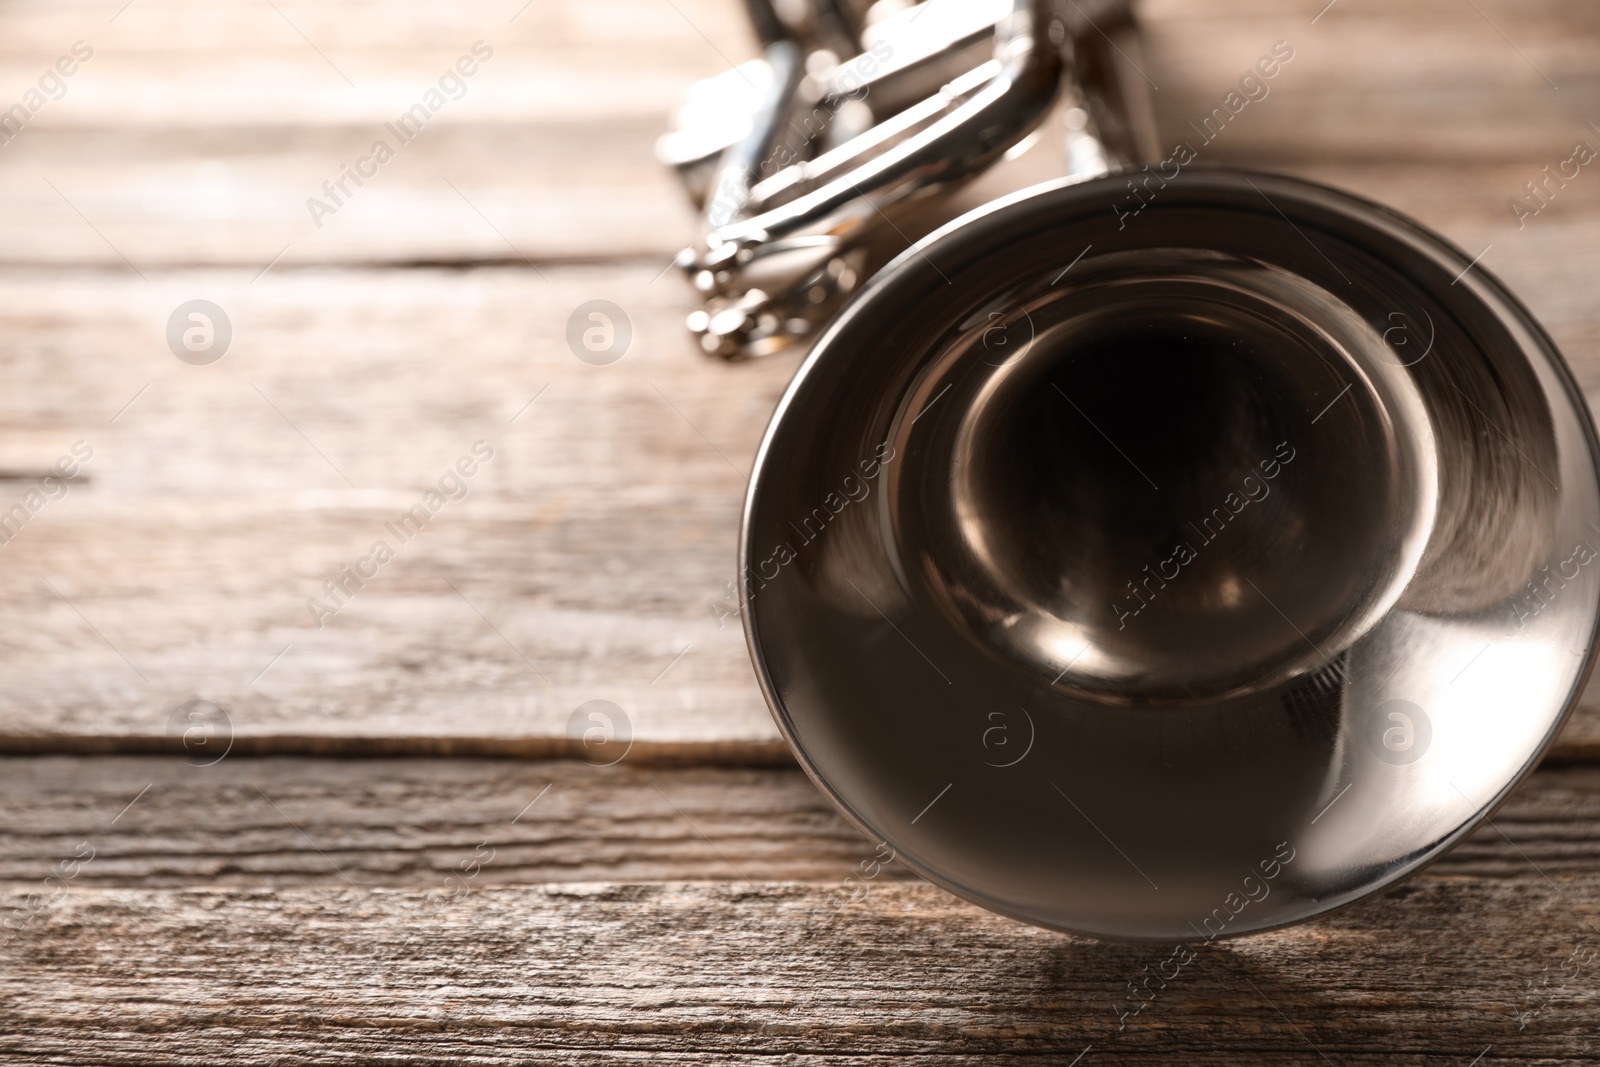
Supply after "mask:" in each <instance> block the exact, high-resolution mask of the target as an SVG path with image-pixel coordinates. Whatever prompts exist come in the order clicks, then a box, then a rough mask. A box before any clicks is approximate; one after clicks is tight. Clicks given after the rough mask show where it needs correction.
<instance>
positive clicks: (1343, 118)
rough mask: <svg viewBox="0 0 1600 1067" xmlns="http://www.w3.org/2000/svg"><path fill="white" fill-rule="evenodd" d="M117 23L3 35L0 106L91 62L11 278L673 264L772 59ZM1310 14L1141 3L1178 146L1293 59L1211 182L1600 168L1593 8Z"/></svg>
mask: <svg viewBox="0 0 1600 1067" xmlns="http://www.w3.org/2000/svg"><path fill="white" fill-rule="evenodd" d="M117 6H118V5H115V4H112V5H107V4H104V3H98V2H96V3H89V2H87V0H80V2H75V3H70V4H60V5H56V4H44V3H40V2H30V3H23V4H14V5H9V4H8V5H6V6H5V8H4V10H3V11H0V85H6V86H13V87H15V88H14V90H7V91H8V92H13V91H14V92H15V93H16V94H17V97H16V98H20V94H21V93H22V92H23V90H24V89H25V88H26V87H28V86H29V85H30V84H32V83H33V82H34V81H35V80H36V79H37V78H38V77H39V75H40V73H41V72H42V71H43V69H44V68H45V67H46V66H48V65H49V64H50V63H51V62H53V61H54V60H55V58H56V57H57V56H58V55H59V54H61V53H63V52H64V51H65V50H66V49H67V48H68V47H69V46H70V45H71V44H72V42H74V41H75V40H80V39H81V40H86V41H88V42H89V43H90V44H91V45H92V47H94V48H95V50H96V51H95V56H94V58H93V59H92V60H91V61H89V62H88V63H86V64H84V65H83V67H82V69H81V70H80V71H79V72H78V73H77V74H76V75H74V76H73V78H72V79H71V80H70V81H69V82H68V83H67V84H68V89H67V92H66V95H65V96H64V97H63V98H62V99H60V100H59V101H51V102H49V103H48V104H46V105H45V107H44V108H43V109H42V110H41V111H40V113H39V114H38V116H37V117H36V118H35V119H34V120H32V121H31V122H30V124H29V125H28V126H27V127H26V128H25V129H24V131H23V132H22V134H21V135H20V136H19V137H17V138H16V139H15V140H14V141H13V142H12V143H10V144H7V145H5V146H4V147H0V207H3V208H4V213H5V217H6V219H7V240H6V242H5V246H4V248H3V249H0V263H13V264H15V263H30V264H32V263H53V264H69V265H83V264H97V265H103V266H107V267H116V268H118V269H122V268H123V257H126V259H127V260H128V261H130V262H132V263H134V264H137V265H138V266H139V267H140V269H145V270H149V269H157V268H162V267H172V266H183V265H197V264H199V265H217V266H229V265H231V266H239V267H243V268H247V269H249V270H252V271H254V270H259V269H260V268H261V267H262V266H264V265H265V264H266V263H267V262H268V261H270V260H271V259H273V257H275V256H279V255H281V257H282V258H281V259H280V261H279V262H280V263H282V264H284V265H292V264H338V263H410V262H441V261H446V260H461V259H468V260H481V259H483V258H485V257H490V258H503V257H506V256H527V257H529V258H531V259H533V260H535V261H540V262H543V261H545V260H558V261H559V260H564V259H570V258H573V257H577V258H582V259H591V258H594V257H615V256H636V255H662V256H665V255H668V254H670V253H671V252H672V251H674V250H675V249H676V247H677V246H678V245H680V244H681V243H683V241H684V240H685V238H686V237H687V235H688V234H689V233H690V232H691V229H692V228H691V219H690V214H689V212H688V210H687V208H686V207H685V205H684V203H683V201H682V198H681V197H680V196H679V195H678V192H677V190H676V189H675V188H674V187H673V185H672V183H671V180H670V178H669V176H668V175H667V174H666V173H664V172H663V171H662V170H661V169H660V168H659V167H657V166H656V165H655V164H654V162H653V160H652V157H651V145H652V143H653V142H654V140H655V138H656V136H658V134H659V133H660V132H662V131H663V130H664V129H665V128H666V126H667V123H668V121H669V118H670V115H671V113H672V111H673V109H675V108H676V107H677V106H678V103H679V101H680V100H681V99H682V97H683V94H684V91H685V90H686V89H687V88H688V86H689V85H690V84H691V83H692V82H693V81H695V80H696V79H699V78H703V77H706V76H709V75H713V74H717V73H720V72H722V71H725V70H726V69H727V68H728V66H729V64H730V63H736V62H742V61H744V60H746V59H749V58H751V57H753V56H754V55H755V54H756V52H755V45H754V42H753V40H752V39H751V37H750V34H749V32H748V30H747V29H746V26H745V24H744V21H743V16H742V13H741V11H740V9H739V6H738V5H737V4H734V3H729V2H725V0H674V2H673V3H672V4H667V3H664V2H655V3H650V2H638V0H606V2H604V3H585V4H580V5H556V4H534V5H530V6H527V7H526V9H525V10H524V11H522V12H521V13H520V14H518V13H517V9H518V8H519V7H521V6H522V5H521V4H520V3H519V2H517V0H469V2H465V3H461V4H452V5H450V6H449V7H448V8H439V7H437V6H430V5H425V4H420V3H416V2H410V3H404V4H399V5H393V4H385V5H378V4H373V3H349V4H338V5H305V4H296V3H289V4H278V5H219V4H216V3H211V2H208V0H166V2H162V0H137V2H136V3H134V4H133V5H132V6H131V7H129V8H128V9H127V10H126V12H124V13H122V14H120V15H118V16H117V18H116V20H115V22H112V21H110V15H108V14H107V9H108V7H109V9H110V11H111V12H113V13H115V11H116V7H117ZM274 6H276V8H277V9H278V10H274ZM1320 7H1321V5H1316V4H1308V5H1304V6H1303V7H1302V6H1300V5H1284V4H1281V3H1262V2H1258V0H1238V2H1233V0H1230V2H1220V0H1211V2H1208V3H1206V4H1203V5H1194V4H1187V3H1177V2H1172V0H1160V2H1155V3H1148V4H1145V5H1143V8H1142V10H1143V12H1144V17H1145V23H1146V26H1147V38H1148V39H1147V45H1146V50H1145V55H1144V58H1143V60H1142V61H1141V62H1140V67H1141V69H1143V70H1145V71H1146V73H1147V75H1148V76H1149V78H1150V80H1151V83H1152V84H1154V85H1155V86H1157V89H1156V91H1155V92H1154V94H1153V96H1154V101H1155V104H1156V107H1157V111H1158V115H1159V118H1160V120H1161V125H1162V129H1163V132H1164V134H1165V135H1166V136H1167V137H1168V138H1172V137H1180V136H1181V137H1189V136H1191V134H1190V133H1189V132H1188V123H1189V122H1190V121H1194V120H1197V119H1198V118H1199V117H1200V116H1201V115H1202V114H1204V113H1207V112H1209V111H1210V109H1211V108H1213V107H1215V106H1217V105H1219V104H1220V103H1221V101H1222V98H1223V97H1224V95H1225V94H1226V93H1227V92H1228V91H1229V89H1230V88H1232V87H1233V86H1234V85H1235V84H1236V83H1237V81H1238V79H1239V78H1240V77H1241V75H1242V74H1243V73H1244V72H1245V71H1247V70H1248V69H1249V68H1250V67H1251V66H1252V64H1254V63H1255V61H1256V59H1257V58H1258V57H1259V56H1260V55H1262V54H1264V53H1265V52H1267V51H1268V50H1270V48H1271V46H1272V44H1273V42H1274V41H1277V40H1285V41H1288V42H1290V43H1291V45H1292V46H1293V47H1294V49H1295V58H1294V60H1293V61H1292V62H1291V63H1290V64H1289V65H1288V66H1286V67H1285V68H1284V70H1283V71H1282V73H1281V74H1280V75H1279V76H1278V77H1277V78H1275V79H1274V80H1273V82H1272V83H1271V91H1270V94H1269V95H1268V96H1267V97H1266V98H1265V99H1264V100H1261V101H1259V102H1257V103H1253V104H1251V105H1249V106H1248V108H1247V109H1246V110H1245V111H1244V112H1242V113H1241V114H1240V115H1239V117H1238V120H1237V121H1236V122H1233V123H1231V124H1230V126H1229V128H1228V130H1227V132H1226V134H1225V135H1224V136H1223V137H1221V138H1219V139H1218V140H1217V142H1216V143H1215V145H1214V146H1210V147H1208V148H1207V150H1206V153H1205V154H1206V156H1207V157H1210V158H1214V159H1215V160H1217V161H1219V162H1235V163H1250V164H1254V165H1261V166H1270V167H1274V168H1280V169H1281V168H1299V167H1304V166H1307V165H1313V166H1321V165H1330V166H1337V165H1345V164H1350V163H1354V162H1359V163H1385V164H1393V163H1402V162H1412V163H1417V164H1419V165H1421V166H1423V167H1425V168H1426V169H1427V173H1429V174H1431V175H1432V176H1433V177H1434V178H1435V179H1436V184H1438V185H1440V186H1441V187H1447V186H1450V185H1452V184H1454V183H1455V182H1456V181H1457V180H1458V174H1457V168H1460V167H1472V166H1497V165H1506V164H1512V163H1515V164H1517V167H1516V171H1515V173H1514V174H1511V175H1508V177H1510V178H1514V180H1512V181H1510V182H1509V183H1508V184H1507V186H1506V187H1505V188H1504V190H1503V191H1501V190H1496V193H1495V195H1494V196H1493V197H1492V198H1491V199H1490V200H1489V201H1488V203H1487V204H1486V205H1485V206H1486V208H1490V209H1493V210H1494V211H1498V212H1501V213H1504V212H1505V207H1504V201H1505V198H1506V197H1508V196H1510V195H1513V194H1514V193H1515V192H1517V191H1519V190H1520V189H1521V186H1522V182H1523V181H1526V180H1529V179H1530V178H1532V177H1534V176H1536V175H1537V174H1538V173H1539V170H1540V168H1541V167H1542V166H1544V165H1545V164H1555V163H1557V162H1559V161H1560V160H1561V159H1564V158H1566V157H1567V156H1568V155H1569V154H1570V149H1571V146H1572V144H1573V142H1574V140H1575V139H1577V138H1580V137H1589V138H1590V139H1591V141H1592V142H1593V143H1595V144H1597V145H1600V137H1597V136H1596V135H1594V134H1592V133H1586V132H1585V123H1586V122H1588V121H1591V120H1592V121H1600V74H1597V73H1596V70H1595V66H1594V64H1593V62H1592V57H1593V55H1594V54H1595V51H1596V49H1597V48H1600V20H1597V19H1596V17H1595V15H1594V12H1593V10H1592V7H1591V6H1590V5H1587V4H1584V3H1582V2H1581V0H1541V2H1539V3H1530V4H1516V5H1513V4H1511V3H1509V2H1507V0H1484V2H1483V3H1481V4H1478V5H1477V7H1476V9H1475V8H1474V6H1472V5H1464V4H1459V3H1455V2H1453V0H1426V2H1419V3H1409V4H1405V5H1394V4H1388V3H1382V2H1380V0H1340V2H1339V3H1338V4H1337V5H1336V6H1335V7H1334V8H1332V9H1330V10H1329V11H1327V12H1326V14H1324V15H1323V16H1322V17H1321V18H1318V19H1317V21H1316V23H1315V24H1314V25H1313V23H1312V21H1311V20H1312V18H1313V16H1315V15H1316V14H1317V11H1316V9H1317V8H1320ZM1502 32H1503V33H1504V34H1505V36H1502ZM302 34H303V36H302ZM480 39H481V40H484V41H485V42H486V43H487V44H488V45H489V46H490V47H492V48H493V49H494V50H495V54H494V58H493V59H492V60H490V61H489V62H488V63H486V64H485V65H484V66H483V68H482V70H481V71H480V72H479V73H478V74H476V75H474V76H473V78H472V79H471V81H470V82H469V83H468V87H467V89H466V91H465V95H463V96H462V97H461V99H459V100H451V101H450V102H449V103H447V104H446V105H445V107H444V108H443V109H441V110H440V112H439V114H438V115H437V116H436V117H435V118H434V120H433V121H432V122H431V123H430V125H429V127H428V128H427V129H426V130H425V131H424V133H423V134H422V135H420V136H418V137H417V138H416V139H415V140H414V141H411V142H410V143H408V144H406V145H405V146H404V147H403V148H400V151H399V154H398V156H397V158H396V159H395V160H394V161H393V162H392V163H389V164H387V165H385V166H384V167H383V168H382V169H381V171H380V173H379V176H378V177H377V178H375V179H373V180H372V181H371V182H370V183H368V184H367V185H365V186H363V187H361V188H360V189H359V190H356V191H355V193H356V195H354V197H353V198H352V199H351V200H350V202H349V203H348V205H346V206H341V207H340V210H339V211H338V213H337V214H336V215H335V216H333V217H331V218H324V219H322V220H321V221H322V225H321V226H318V225H316V223H315V222H314V221H313V219H312V217H311V214H310V212H309V210H308V208H307V203H306V202H307V199H308V198H310V197H312V196H315V195H321V194H320V190H321V186H322V183H323V182H324V181H327V180H329V179H330V178H337V177H338V175H339V173H340V170H339V168H340V166H341V164H351V163H353V162H354V161H355V159H356V158H357V157H358V156H359V155H360V154H362V153H364V152H366V151H367V150H368V149H369V148H370V147H371V145H372V143H373V141H374V140H375V139H379V138H384V137H385V136H386V134H385V131H384V129H383V124H384V123H385V122H389V121H392V120H393V119H395V117H396V116H397V115H399V114H400V113H401V112H403V111H405V110H406V109H407V108H408V107H410V106H411V105H412V104H413V103H415V102H416V101H417V99H418V98H419V97H420V96H421V95H422V94H423V93H424V92H425V91H426V90H427V89H428V87H429V86H431V85H433V84H434V83H435V81H436V79H437V78H438V77H439V75H440V74H441V72H443V71H444V70H446V69H447V68H448V67H449V66H450V64H452V63H453V62H454V61H455V59H456V58H457V57H458V56H459V55H461V54H463V53H464V52H465V51H466V50H467V49H468V48H469V47H470V45H471V44H472V43H473V42H474V41H477V40H480ZM1546 78H1548V79H1549V81H1546ZM347 79H348V80H347ZM1552 83H1553V84H1554V85H1556V86H1558V88H1556V89H1552V88H1551V84H1552ZM11 102H12V101H11V100H9V99H8V100H6V101H4V102H3V103H0V107H7V106H9V105H10V103H11ZM390 140H391V141H392V140H393V139H392V138H390ZM1588 180H1589V181H1590V182H1591V183H1592V182H1593V179H1592V178H1589V179H1588ZM452 183H453V184H454V186H455V187H456V188H455V189H452V188H451V184H452ZM52 186H53V187H52ZM1563 195H1565V193H1564V192H1563ZM479 211H481V212H482V215H480V214H479V213H478V212H479ZM85 219H87V220H89V222H90V223H92V225H89V224H86V222H85ZM486 220H487V221H486ZM97 231H98V232H97ZM1480 247H1481V245H1480ZM1474 250H1476V249H1474Z"/></svg>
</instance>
